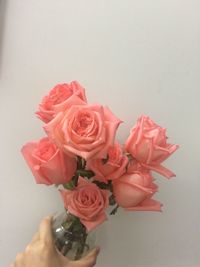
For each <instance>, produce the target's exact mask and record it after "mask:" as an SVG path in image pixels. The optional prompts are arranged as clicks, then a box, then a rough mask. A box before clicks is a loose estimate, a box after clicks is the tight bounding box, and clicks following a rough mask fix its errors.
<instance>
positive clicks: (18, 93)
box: [0, 0, 200, 267]
mask: <svg viewBox="0 0 200 267" xmlns="http://www.w3.org/2000/svg"><path fill="white" fill-rule="evenodd" d="M0 8H1V12H0V16H1V17H0V25H1V27H0V30H1V32H0V42H1V43H0V170H1V172H0V266H1V267H7V266H9V264H10V263H11V261H12V260H13V259H14V256H15V254H16V253H17V252H19V251H22V250H23V249H24V248H25V246H26V244H27V242H28V241H29V240H30V239H31V237H32V234H33V233H34V232H35V231H36V229H37V225H38V223H39V221H40V219H41V218H42V217H43V216H45V215H47V214H49V213H53V212H55V211H58V210H61V209H62V204H61V200H60V197H59V196H58V194H57V192H56V190H55V189H54V188H49V187H44V186H39V185H36V184H35V183H34V180H33V177H32V175H31V173H30V171H29V169H28V168H27V166H26V164H25V162H24V160H23V158H22V156H21V154H20V148H21V146H22V144H23V143H24V142H26V141H29V140H32V139H38V138H39V137H40V136H42V135H43V132H42V130H41V125H42V124H41V123H40V121H39V120H37V119H36V118H35V117H34V111H35V109H36V107H37V104H38V103H39V101H40V99H41V97H42V96H43V95H44V94H45V93H46V92H47V91H48V90H49V89H50V88H51V87H52V86H53V85H54V84H56V83H58V82H69V81H71V80H74V79H76V80H78V81H79V82H80V83H82V84H83V85H84V86H85V87H86V88H87V95H88V99H89V101H90V102H100V103H102V104H107V105H109V106H110V108H111V109H112V110H113V111H114V112H115V113H116V115H118V116H119V117H120V118H121V119H123V120H124V121H125V123H124V125H122V126H121V130H120V131H119V137H120V140H124V139H125V137H126V136H127V135H128V131H129V128H130V126H132V125H133V124H134V123H135V120H136V118H137V117H138V115H140V114H141V113H145V114H148V115H150V116H151V117H152V118H153V119H154V120H155V121H157V122H158V123H160V124H161V125H163V126H165V127H167V128H168V135H169V136H170V137H171V139H170V140H171V141H172V142H175V143H179V144H180V145H181V149H180V150H179V151H178V152H177V153H176V154H175V155H174V156H172V157H171V158H170V160H168V162H166V165H167V166H168V167H170V168H171V169H172V170H174V171H175V172H176V174H177V178H174V179H172V180H171V181H167V180H166V179H164V178H162V177H160V176H158V175H157V176H156V177H157V178H158V183H159V185H160V192H159V193H158V194H157V199H159V200H160V201H162V202H163V203H164V212H163V213H161V214H160V213H126V212H123V211H121V212H120V213H119V215H118V216H116V217H113V218H112V219H111V220H110V221H109V222H107V223H106V224H105V225H104V226H103V228H102V229H101V237H100V239H99V244H100V245H101V248H102V251H101V255H100V256H99V261H98V264H97V266H98V267H106V266H109V267H122V266H125V267H132V266H136V267H147V266H148V267H197V266H200V256H199V255H200V253H199V252H200V223H199V222H200V194H199V192H200V157H199V151H200V120H199V116H200V105H199V102H200V88H199V86H200V73H199V72H200V52H199V47H200V16H199V10H200V1H199V0H196V1H195V0H190V1H186V0H185V1H184V0H160V1H158V0H138V1H136V0H124V1H122V0H101V1H100V0H99V1H98V0H84V1H83V0H79V1H78V0H73V1H69V0H59V1H55V0H38V1H36V0H29V1H27V0H7V1H6V0H0ZM4 15H5V16H4Z"/></svg>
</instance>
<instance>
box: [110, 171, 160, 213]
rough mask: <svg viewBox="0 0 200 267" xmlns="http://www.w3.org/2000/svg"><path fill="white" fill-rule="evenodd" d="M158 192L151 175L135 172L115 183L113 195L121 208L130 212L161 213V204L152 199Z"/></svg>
mask: <svg viewBox="0 0 200 267" xmlns="http://www.w3.org/2000/svg"><path fill="white" fill-rule="evenodd" d="M156 191H157V185H156V184H154V183H153V177H152V176H151V174H150V173H146V172H145V173H142V172H139V171H138V172H133V173H128V174H124V175H123V176H121V177H120V178H119V179H117V180H114V181H113V193H114V196H115V200H116V202H117V203H118V205H119V206H121V207H123V208H125V209H126V210H129V211H160V210H161V206H162V205H161V203H159V202H158V201H156V200H153V199H151V197H152V196H153V194H154V193H155V192H156Z"/></svg>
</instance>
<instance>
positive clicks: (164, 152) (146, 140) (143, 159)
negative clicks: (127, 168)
mask: <svg viewBox="0 0 200 267" xmlns="http://www.w3.org/2000/svg"><path fill="white" fill-rule="evenodd" d="M125 148H126V150H127V151H128V152H129V153H130V154H131V155H132V156H133V157H134V158H135V159H136V160H138V161H139V162H140V163H141V164H142V165H143V166H144V167H146V168H148V169H151V170H154V171H156V172H158V173H160V174H162V175H164V176H165V177H167V178H170V177H173V176H175V174H174V173H173V172H172V171H170V170H168V169H167V168H165V167H163V166H162V165H161V163H162V162H163V161H164V160H166V159H167V158H168V157H169V156H170V155H171V154H172V153H174V152H175V151H176V150H177V148H178V145H173V144H168V143H167V137H166V129H164V128H162V127H160V126H159V125H157V124H156V123H155V122H153V121H152V120H151V119H150V118H149V117H147V116H141V117H140V118H139V119H138V121H137V124H136V125H135V126H134V127H133V128H132V130H131V133H130V136H129V137H128V139H127V141H126V144H125Z"/></svg>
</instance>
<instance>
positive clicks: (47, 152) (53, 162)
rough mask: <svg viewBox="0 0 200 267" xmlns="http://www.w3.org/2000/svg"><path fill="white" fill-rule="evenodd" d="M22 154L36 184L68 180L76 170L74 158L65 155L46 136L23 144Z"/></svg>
mask: <svg viewBox="0 0 200 267" xmlns="http://www.w3.org/2000/svg"><path fill="white" fill-rule="evenodd" d="M22 154H23V156H24V158H25V160H26V162H27V164H28V165H29V167H30V169H31V171H32V173H33V175H34V177H35V180H36V182H37V183H38V184H46V185H52V184H63V183H66V182H69V181H70V180H71V178H72V176H73V175H74V173H75V171H76V159H74V158H71V157H69V156H67V155H65V154H64V153H63V152H62V151H60V150H59V149H58V148H57V147H56V145H55V144H53V143H51V142H50V141H49V138H47V137H46V138H42V139H41V140H39V141H38V142H29V143H27V144H26V145H24V146H23V147H22Z"/></svg>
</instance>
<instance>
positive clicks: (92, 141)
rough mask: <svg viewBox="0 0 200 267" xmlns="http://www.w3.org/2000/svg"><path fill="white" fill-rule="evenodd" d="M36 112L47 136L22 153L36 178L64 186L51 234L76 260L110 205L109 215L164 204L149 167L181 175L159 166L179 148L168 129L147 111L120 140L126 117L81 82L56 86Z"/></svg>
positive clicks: (59, 186)
mask: <svg viewBox="0 0 200 267" xmlns="http://www.w3.org/2000/svg"><path fill="white" fill-rule="evenodd" d="M36 114H37V116H38V117H39V118H40V119H41V120H42V121H44V123H45V124H44V127H43V128H44V130H45V132H46V134H47V136H46V137H43V138H42V139H41V140H39V141H34V142H28V143H27V144H25V145H24V146H23V148H22V153H23V156H24V158H25V160H26V162H27V164H28V165H29V167H30V169H31V171H32V173H33V175H34V177H35V180H36V182H37V183H38V184H45V185H56V186H57V187H58V189H59V192H60V194H61V197H62V200H63V203H64V207H65V210H66V212H65V213H63V214H62V216H59V217H58V218H56V219H55V222H54V227H53V232H54V235H55V244H56V246H57V248H58V249H59V250H60V251H61V252H62V253H63V255H67V256H69V255H71V256H70V257H71V258H73V259H78V258H80V257H81V256H82V255H83V253H85V252H87V251H88V250H89V249H90V242H89V235H90V233H91V231H92V230H93V229H95V228H96V227H97V226H98V225H100V224H101V223H103V222H104V221H105V220H106V219H107V215H106V210H107V209H108V207H109V206H113V208H112V211H111V212H110V214H115V213H116V212H117V209H118V208H119V207H121V208H124V209H125V210H128V211H160V210H161V206H162V204H161V203H160V202H158V201H156V200H155V199H153V196H154V194H155V193H156V192H157V191H158V186H157V185H156V184H155V181H154V180H155V179H154V178H153V176H152V173H151V171H155V172H158V173H159V174H161V175H163V176H165V177H167V178H171V177H172V176H175V174H174V173H173V172H172V171H170V170H169V169H167V168H166V167H164V166H163V165H161V164H162V163H163V161H164V160H166V159H167V158H168V157H169V156H170V155H171V154H172V153H173V152H175V151H176V150H177V148H178V145H174V144H169V143H168V142H167V136H166V129H164V128H162V127H160V126H159V125H157V124H156V123H155V122H153V121H152V120H151V119H150V118H149V117H148V116H144V115H142V116H141V117H140V118H139V119H138V121H137V123H136V125H135V126H134V127H133V128H132V129H131V131H130V135H129V137H128V139H127V140H126V141H125V144H123V145H121V144H120V143H119V142H117V141H116V139H115V136H116V131H117V128H118V126H119V125H120V123H121V122H122V121H121V120H120V119H118V118H117V117H116V116H115V115H114V114H113V113H112V112H111V110H110V109H109V108H108V107H104V106H102V105H99V104H93V105H92V104H88V103H87V99H86V96H85V90H84V88H83V87H82V86H81V85H80V84H78V82H76V81H73V82H71V83H70V84H58V85H56V86H55V87H54V88H53V89H52V90H51V91H50V92H49V94H48V95H46V96H45V97H44V98H43V99H42V102H41V103H40V104H39V108H38V111H37V112H36ZM70 253H71V254H70Z"/></svg>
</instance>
